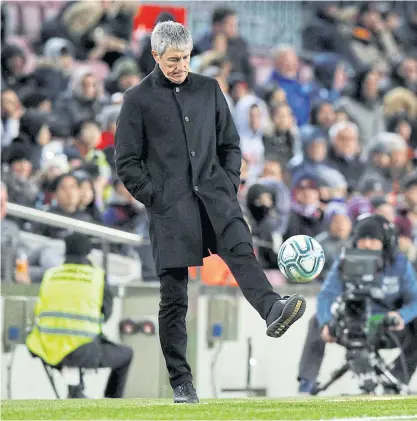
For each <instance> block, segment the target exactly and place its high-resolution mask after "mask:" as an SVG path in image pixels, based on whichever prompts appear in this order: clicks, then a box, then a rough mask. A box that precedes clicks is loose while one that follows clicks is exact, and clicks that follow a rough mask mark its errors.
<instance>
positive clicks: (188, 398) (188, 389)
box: [174, 382, 199, 403]
mask: <svg viewBox="0 0 417 421" xmlns="http://www.w3.org/2000/svg"><path fill="white" fill-rule="evenodd" d="M174 403H199V400H198V396H197V392H196V391H195V389H194V386H193V384H192V383H191V382H184V383H182V384H180V385H179V386H177V387H176V388H175V389H174Z"/></svg>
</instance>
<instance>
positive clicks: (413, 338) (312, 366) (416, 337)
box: [298, 315, 417, 384]
mask: <svg viewBox="0 0 417 421" xmlns="http://www.w3.org/2000/svg"><path fill="white" fill-rule="evenodd" d="M320 333H321V332H320V327H319V323H318V321H317V318H316V315H314V316H313V317H312V318H311V319H310V322H309V324H308V333H307V338H306V341H305V344H304V349H303V353H302V355H301V360H300V365H299V371H298V379H299V380H300V379H306V380H311V381H315V380H316V379H317V377H318V375H319V371H320V367H321V364H322V362H323V358H324V350H325V346H326V343H325V342H324V341H323V340H322V339H321V336H320ZM394 333H395V335H396V336H397V338H398V339H399V341H400V343H401V346H402V348H403V352H404V357H405V361H406V365H407V371H408V374H409V378H408V379H406V378H405V376H404V370H403V367H402V364H401V359H400V357H398V358H397V359H396V360H395V361H394V366H393V369H392V374H393V375H394V376H395V377H396V378H397V379H398V380H400V381H402V382H403V383H405V384H408V382H409V381H410V379H411V377H412V376H413V373H414V372H415V371H416V368H417V319H414V320H412V321H411V322H410V323H408V324H407V325H406V327H405V329H404V330H402V331H401V332H394ZM391 345H392V347H395V343H392V344H391Z"/></svg>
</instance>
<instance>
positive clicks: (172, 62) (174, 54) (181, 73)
mask: <svg viewBox="0 0 417 421" xmlns="http://www.w3.org/2000/svg"><path fill="white" fill-rule="evenodd" d="M152 55H153V57H154V59H155V61H156V62H157V63H158V65H159V68H160V69H161V71H162V73H163V74H164V75H165V77H166V78H167V79H169V80H170V81H171V82H173V83H178V84H180V83H183V82H184V81H185V79H186V78H187V76H188V72H189V67H190V57H191V48H189V49H187V50H185V51H178V50H173V49H172V48H167V50H166V51H165V52H164V54H162V55H161V56H159V55H158V54H157V52H156V51H155V50H152Z"/></svg>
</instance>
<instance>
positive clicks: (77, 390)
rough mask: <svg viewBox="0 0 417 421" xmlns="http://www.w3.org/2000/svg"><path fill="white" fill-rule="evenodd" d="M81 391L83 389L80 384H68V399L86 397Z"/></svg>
mask: <svg viewBox="0 0 417 421" xmlns="http://www.w3.org/2000/svg"><path fill="white" fill-rule="evenodd" d="M83 391H84V389H83V388H82V386H81V385H78V386H68V399H87V396H85V395H84V393H83Z"/></svg>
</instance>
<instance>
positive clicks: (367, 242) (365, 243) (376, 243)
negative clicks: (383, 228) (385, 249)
mask: <svg viewBox="0 0 417 421" xmlns="http://www.w3.org/2000/svg"><path fill="white" fill-rule="evenodd" d="M382 246H383V244H382V241H381V240H378V239H377V238H368V237H365V238H360V239H359V240H358V241H357V243H356V247H357V248H358V249H361V250H374V251H380V250H382Z"/></svg>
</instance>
